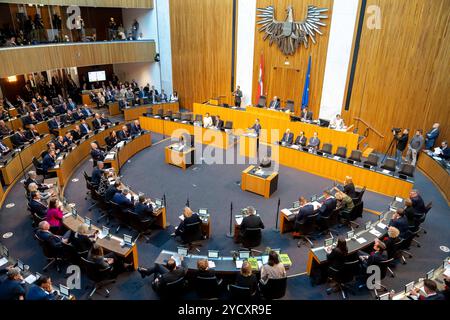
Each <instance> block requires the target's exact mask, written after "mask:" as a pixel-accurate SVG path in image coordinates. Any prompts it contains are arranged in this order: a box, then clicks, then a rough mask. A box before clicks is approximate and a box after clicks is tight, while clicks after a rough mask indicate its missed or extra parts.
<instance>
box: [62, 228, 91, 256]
mask: <svg viewBox="0 0 450 320" xmlns="http://www.w3.org/2000/svg"><path fill="white" fill-rule="evenodd" d="M97 238H98V233H97V232H95V233H91V232H90V230H89V226H88V225H87V224H84V223H83V224H80V225H79V226H78V228H77V232H73V231H71V232H70V235H69V238H68V239H67V242H68V243H70V244H71V245H72V246H73V247H74V248H75V251H76V252H78V253H81V252H84V253H85V254H86V255H87V252H88V251H89V250H91V249H92V246H93V245H94V243H95V241H96V240H97Z"/></svg>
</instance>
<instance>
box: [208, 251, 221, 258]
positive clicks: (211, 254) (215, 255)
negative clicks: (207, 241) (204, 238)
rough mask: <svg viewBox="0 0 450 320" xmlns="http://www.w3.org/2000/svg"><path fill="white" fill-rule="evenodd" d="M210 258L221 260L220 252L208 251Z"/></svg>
mask: <svg viewBox="0 0 450 320" xmlns="http://www.w3.org/2000/svg"><path fill="white" fill-rule="evenodd" d="M208 258H210V259H218V258H219V251H217V250H208Z"/></svg>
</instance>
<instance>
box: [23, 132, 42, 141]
mask: <svg viewBox="0 0 450 320" xmlns="http://www.w3.org/2000/svg"><path fill="white" fill-rule="evenodd" d="M25 137H26V138H27V139H28V140H33V139H35V138H36V137H39V133H38V132H34V131H32V130H27V131H26V132H25Z"/></svg>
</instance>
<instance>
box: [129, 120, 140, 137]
mask: <svg viewBox="0 0 450 320" xmlns="http://www.w3.org/2000/svg"><path fill="white" fill-rule="evenodd" d="M141 131H142V128H141V126H136V125H135V124H134V123H132V124H131V130H130V134H131V135H136V134H139V133H141Z"/></svg>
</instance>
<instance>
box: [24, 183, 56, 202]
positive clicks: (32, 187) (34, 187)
mask: <svg viewBox="0 0 450 320" xmlns="http://www.w3.org/2000/svg"><path fill="white" fill-rule="evenodd" d="M27 190H28V193H27V196H28V199H31V193H32V192H38V193H39V194H40V195H41V200H43V201H47V200H48V199H49V198H50V197H51V196H54V193H53V192H43V191H39V188H38V186H37V184H36V183H34V182H32V183H30V184H29V185H28V188H27Z"/></svg>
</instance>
